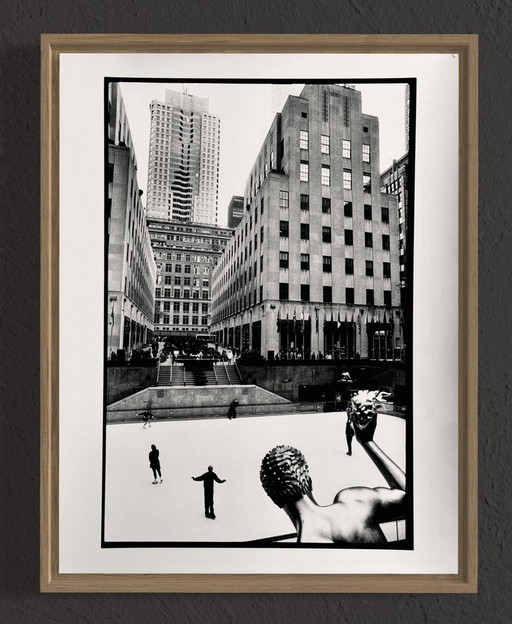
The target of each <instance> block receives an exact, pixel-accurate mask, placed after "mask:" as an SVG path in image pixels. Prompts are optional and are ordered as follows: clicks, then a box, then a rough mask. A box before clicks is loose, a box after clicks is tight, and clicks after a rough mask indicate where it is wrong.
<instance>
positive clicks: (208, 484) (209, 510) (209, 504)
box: [192, 466, 226, 520]
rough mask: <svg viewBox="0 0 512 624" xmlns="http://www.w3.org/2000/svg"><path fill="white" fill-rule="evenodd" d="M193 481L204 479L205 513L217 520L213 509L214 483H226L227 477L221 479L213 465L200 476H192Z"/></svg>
mask: <svg viewBox="0 0 512 624" xmlns="http://www.w3.org/2000/svg"><path fill="white" fill-rule="evenodd" d="M192 480H193V481H202V482H203V488H204V515H205V516H206V517H207V518H210V519H211V520H215V513H214V511H213V483H214V481H217V483H226V479H219V477H218V476H217V475H216V474H215V473H214V472H213V466H208V472H205V473H204V474H202V475H201V476H200V477H192Z"/></svg>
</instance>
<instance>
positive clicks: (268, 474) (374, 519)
mask: <svg viewBox="0 0 512 624" xmlns="http://www.w3.org/2000/svg"><path fill="white" fill-rule="evenodd" d="M386 396H387V395H385V394H384V393H379V392H377V391H368V390H363V391H359V392H358V393H356V394H355V395H354V396H353V397H352V399H351V401H350V404H349V407H348V408H347V412H349V416H350V419H351V421H352V423H353V426H354V431H355V435H356V439H357V441H358V442H359V443H360V444H361V446H362V447H363V448H364V450H365V451H366V453H367V454H368V456H369V457H370V459H371V460H372V461H373V462H374V464H375V465H376V466H377V468H378V469H379V470H380V472H381V474H382V475H383V477H384V478H385V479H386V481H387V483H388V485H389V488H385V487H376V488H369V487H349V488H345V489H343V490H341V491H340V492H338V493H337V494H336V496H335V497H334V501H333V503H332V504H331V505H327V506H321V505H318V503H317V502H316V501H315V499H314V498H313V493H312V492H313V485H312V481H311V477H310V474H309V468H308V465H307V463H306V459H305V457H304V455H303V454H302V453H301V452H300V451H299V450H297V449H295V448H293V447H291V446H285V445H281V446H276V447H275V448H273V449H272V450H271V451H269V452H268V453H267V454H266V455H265V457H264V458H263V461H262V464H261V470H260V479H261V483H262V485H263V488H264V490H265V492H266V493H267V495H268V496H269V497H270V498H271V499H272V501H273V502H274V503H275V504H276V505H278V506H279V507H281V508H282V509H284V511H285V512H286V513H287V514H288V516H289V517H290V519H291V521H292V522H293V524H294V525H295V528H296V530H297V541H298V542H302V543H321V542H327V543H328V542H331V543H346V544H357V543H361V544H380V543H385V542H386V538H385V536H384V533H383V532H382V530H381V528H380V527H379V524H381V523H383V522H388V521H391V520H397V519H400V518H403V517H404V503H405V473H404V472H403V471H402V470H401V469H400V468H399V467H398V466H397V465H396V464H395V463H394V462H393V461H392V460H391V459H390V458H389V457H388V456H387V455H386V454H385V453H384V452H383V451H382V450H381V449H380V447H379V446H378V445H377V444H376V443H375V442H374V440H373V435H374V433H375V428H376V426H377V412H376V407H377V405H378V404H379V403H383V402H385V398H386Z"/></svg>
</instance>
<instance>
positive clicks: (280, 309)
mask: <svg viewBox="0 0 512 624" xmlns="http://www.w3.org/2000/svg"><path fill="white" fill-rule="evenodd" d="M476 111H477V38H476V36H473V35H442V36H441V35H432V36H431V35H421V36H416V35H400V36H395V35H378V36H377V35H375V36H374V35H315V36H313V35H293V36H282V35H247V36H245V35H243V36H242V35H147V36H146V35H43V36H42V151H41V154H42V165H41V167H42V169H41V170H42V185H41V188H42V220H41V233H42V245H41V249H42V257H41V260H42V262H41V265H42V272H41V289H42V300H41V305H42V314H41V336H42V338H41V397H42V399H41V434H42V435H41V591H45V592H77V591H78V592H86V591H89V592H120V591H126V592H133V591H141V592H145V591H148V592H149V591H151V592H155V591H162V592H324V593H325V592H365V593H367V592H475V591H476V587H477V583H476V566H477V555H476V552H477V507H476V500H477V497H476V488H477V483H476V475H477V463H476V462H477V428H476V419H477V416H476V414H477V400H476V393H477V383H476V380H477V364H476V362H477V344H476V336H477V325H476V310H477V298H476V276H477V269H476V267H477V242H476V241H477V112H476Z"/></svg>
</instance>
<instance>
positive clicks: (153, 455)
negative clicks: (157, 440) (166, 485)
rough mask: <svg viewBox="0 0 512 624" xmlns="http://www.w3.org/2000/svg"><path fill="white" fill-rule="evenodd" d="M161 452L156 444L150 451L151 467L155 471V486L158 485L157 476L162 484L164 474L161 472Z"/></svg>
mask: <svg viewBox="0 0 512 624" xmlns="http://www.w3.org/2000/svg"><path fill="white" fill-rule="evenodd" d="M159 456H160V451H159V450H158V449H157V448H156V446H155V445H154V444H152V445H151V450H150V451H149V467H150V468H151V470H152V471H153V478H154V481H153V484H155V483H158V479H157V475H158V477H159V478H160V483H162V481H163V479H162V472H161V470H160V457H159Z"/></svg>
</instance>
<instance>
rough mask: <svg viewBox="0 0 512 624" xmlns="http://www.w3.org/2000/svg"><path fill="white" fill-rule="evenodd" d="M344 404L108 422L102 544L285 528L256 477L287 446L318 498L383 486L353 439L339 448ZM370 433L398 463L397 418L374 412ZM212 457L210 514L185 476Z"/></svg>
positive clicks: (267, 533) (401, 427)
mask: <svg viewBox="0 0 512 624" xmlns="http://www.w3.org/2000/svg"><path fill="white" fill-rule="evenodd" d="M345 421H346V415H345V413H343V412H331V413H314V414H291V415H284V416H282V415H279V416H260V417H238V418H237V419H236V420H228V419H210V420H193V421H165V422H153V423H152V425H151V428H149V427H147V428H146V429H143V428H142V423H127V424H112V425H108V426H107V433H106V435H107V439H106V449H107V453H106V488H105V539H106V541H107V542H111V541H113V542H133V541H137V542H148V541H150V542H243V541H247V540H255V539H262V538H268V537H272V536H278V535H285V534H289V533H294V532H295V529H294V526H293V525H292V523H291V521H290V519H289V518H288V516H287V515H286V514H285V512H284V511H282V510H281V509H279V508H278V507H276V505H274V503H273V502H272V501H271V500H270V498H268V497H267V495H266V494H265V492H264V490H263V488H262V487H261V484H260V479H259V470H260V465H261V460H262V458H263V456H264V455H265V454H266V453H267V451H269V450H270V449H271V448H273V447H274V446H276V445H278V444H290V445H291V446H295V447H296V448H298V449H300V450H301V451H302V452H303V453H304V455H305V456H306V460H307V462H308V464H309V468H310V473H311V477H312V480H313V494H314V496H315V499H316V501H317V503H318V504H320V505H328V504H330V503H332V501H333V498H334V496H335V495H336V494H337V493H338V492H339V491H340V490H341V489H343V488H346V487H351V486H355V485H362V486H368V487H379V486H385V487H387V484H386V482H385V481H384V479H383V477H382V476H381V474H380V473H379V471H378V470H377V469H376V468H375V466H374V464H373V463H372V461H371V460H370V459H369V457H368V456H367V454H366V453H365V451H364V450H363V449H362V448H361V447H360V446H359V444H358V442H357V441H356V440H355V438H354V440H353V444H352V451H353V454H352V456H351V457H349V456H348V455H346V451H347V448H346V442H345ZM375 441H376V442H377V444H379V446H380V447H381V448H382V450H383V451H385V452H386V453H387V454H388V455H389V456H390V457H391V459H393V461H395V463H397V464H398V465H399V466H400V467H402V468H404V467H405V421H403V420H402V419H400V418H396V417H393V416H387V415H379V421H378V425H377V431H376V434H375ZM151 444H155V445H156V446H157V448H158V449H159V450H160V463H161V466H162V477H163V479H164V482H163V483H162V484H158V485H153V484H152V481H153V473H152V471H151V470H150V468H149V460H148V453H149V451H150V449H151ZM209 464H212V465H213V469H214V471H215V472H216V473H217V475H218V476H219V478H221V479H226V483H223V484H219V483H216V484H215V513H216V516H217V518H216V519H215V520H210V519H208V518H205V516H204V506H203V484H202V483H200V482H195V481H192V479H191V477H192V476H195V477H197V476H199V475H201V474H202V473H203V472H206V470H207V468H208V465H209Z"/></svg>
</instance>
